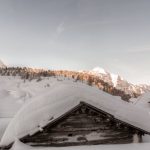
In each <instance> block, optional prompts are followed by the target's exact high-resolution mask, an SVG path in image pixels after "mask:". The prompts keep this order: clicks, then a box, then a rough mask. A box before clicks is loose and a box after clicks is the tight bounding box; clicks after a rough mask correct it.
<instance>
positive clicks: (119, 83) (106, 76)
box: [86, 67, 150, 95]
mask: <svg viewBox="0 0 150 150" xmlns="http://www.w3.org/2000/svg"><path fill="white" fill-rule="evenodd" d="M86 73H89V74H92V75H94V76H97V77H99V78H100V79H102V80H104V82H107V83H109V85H112V86H113V87H115V88H117V89H119V90H122V91H125V92H126V93H127V94H131V93H133V92H135V93H138V94H139V95H141V94H143V93H145V92H147V91H150V85H134V84H132V83H129V82H128V81H127V80H125V79H124V78H123V77H121V76H120V75H118V74H113V73H110V72H108V71H106V70H105V69H103V68H100V67H96V68H94V69H93V70H90V71H87V72H86Z"/></svg>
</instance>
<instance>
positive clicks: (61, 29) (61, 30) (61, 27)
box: [56, 22, 65, 35]
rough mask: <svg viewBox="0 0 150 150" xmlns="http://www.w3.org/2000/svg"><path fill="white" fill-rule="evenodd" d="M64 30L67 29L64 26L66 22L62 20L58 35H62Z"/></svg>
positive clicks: (57, 31) (57, 30)
mask: <svg viewBox="0 0 150 150" xmlns="http://www.w3.org/2000/svg"><path fill="white" fill-rule="evenodd" d="M64 30H65V28H64V22H62V23H60V24H59V25H58V27H57V28H56V33H57V34H58V35H60V34H61V33H62V32H63V31H64Z"/></svg>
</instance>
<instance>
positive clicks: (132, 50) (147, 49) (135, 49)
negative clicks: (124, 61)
mask: <svg viewBox="0 0 150 150" xmlns="http://www.w3.org/2000/svg"><path fill="white" fill-rule="evenodd" d="M127 52H129V53H143V52H150V46H143V47H133V48H130V49H128V50H127Z"/></svg>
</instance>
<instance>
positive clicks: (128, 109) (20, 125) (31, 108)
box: [1, 78, 150, 145]
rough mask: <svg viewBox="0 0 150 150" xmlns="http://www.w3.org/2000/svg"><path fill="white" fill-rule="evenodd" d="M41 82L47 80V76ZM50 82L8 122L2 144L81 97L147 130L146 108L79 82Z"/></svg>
mask: <svg viewBox="0 0 150 150" xmlns="http://www.w3.org/2000/svg"><path fill="white" fill-rule="evenodd" d="M43 82H44V83H47V82H48V80H46V81H43ZM34 84H35V83H34ZM50 84H51V86H50V87H49V88H46V89H45V90H43V91H42V92H40V94H38V96H35V97H33V98H31V100H28V101H27V102H26V103H25V104H24V106H23V107H22V108H21V109H20V110H19V111H18V113H17V114H16V116H15V117H14V118H13V119H12V121H11V122H10V124H9V125H8V127H7V129H6V131H5V133H4V135H3V137H2V140H1V145H7V144H10V143H11V142H13V141H15V139H16V138H21V137H23V136H25V135H27V134H30V135H32V134H34V133H35V132H37V131H40V130H41V129H42V128H43V127H44V126H45V125H47V124H48V123H50V122H51V121H53V120H54V119H56V118H58V117H60V116H61V115H62V114H64V113H65V112H67V111H69V110H70V109H71V108H73V107H75V106H76V105H78V104H79V103H80V101H84V102H87V103H89V104H91V105H93V106H95V107H98V108H99V109H102V110H103V111H106V112H108V113H110V114H112V115H114V117H115V118H117V119H120V120H123V121H125V122H127V123H129V124H132V125H134V126H136V127H139V128H142V129H143V130H146V131H147V132H150V126H149V124H150V114H149V111H147V109H146V110H145V109H144V108H142V107H137V106H136V105H134V104H132V103H128V102H125V101H123V100H121V98H120V97H115V96H112V95H109V94H107V93H105V92H103V91H100V90H99V89H97V88H95V87H90V86H88V85H85V84H83V83H80V82H73V81H72V80H57V79H56V78H51V81H50ZM35 89H36V88H35ZM41 89H42V88H41ZM43 114H44V115H43ZM137 116H138V117H137Z"/></svg>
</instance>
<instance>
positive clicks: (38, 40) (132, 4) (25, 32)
mask: <svg viewBox="0 0 150 150" xmlns="http://www.w3.org/2000/svg"><path fill="white" fill-rule="evenodd" d="M0 59H2V61H4V63H6V64H8V65H10V66H12V65H15V66H30V67H37V68H38V67H43V68H48V69H69V70H91V69H92V68H94V67H97V66H100V67H102V68H104V69H106V70H108V71H110V72H113V73H116V74H120V75H122V76H123V77H124V78H125V79H127V80H129V81H130V82H132V83H148V84H150V67H149V66H150V1H149V0H0Z"/></svg>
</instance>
